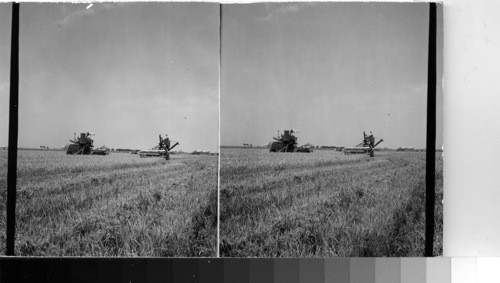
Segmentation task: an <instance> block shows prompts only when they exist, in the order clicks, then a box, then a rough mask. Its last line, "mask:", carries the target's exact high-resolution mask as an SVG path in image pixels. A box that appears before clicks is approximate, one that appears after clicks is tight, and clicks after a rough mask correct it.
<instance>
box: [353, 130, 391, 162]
mask: <svg viewBox="0 0 500 283" xmlns="http://www.w3.org/2000/svg"><path fill="white" fill-rule="evenodd" d="M383 141H384V140H383V139H380V140H379V141H378V142H377V143H375V137H374V136H373V134H372V133H371V132H370V135H366V133H365V132H363V142H361V143H359V144H358V145H356V146H353V147H345V148H344V154H354V153H368V154H369V155H370V157H374V156H375V147H376V146H377V145H379V144H380V143H381V142H383Z"/></svg>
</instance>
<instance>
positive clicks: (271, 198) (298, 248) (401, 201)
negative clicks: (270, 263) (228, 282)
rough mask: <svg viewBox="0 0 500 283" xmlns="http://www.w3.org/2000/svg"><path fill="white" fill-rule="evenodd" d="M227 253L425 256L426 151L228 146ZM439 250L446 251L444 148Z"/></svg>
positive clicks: (223, 177) (439, 173)
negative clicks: (367, 152) (302, 150)
mask: <svg viewBox="0 0 500 283" xmlns="http://www.w3.org/2000/svg"><path fill="white" fill-rule="evenodd" d="M220 154H221V155H220V158H221V161H220V163H221V165H220V166H221V169H220V250H219V251H220V255H221V256H222V257H336V256H340V257H359V256H370V257H407V256H414V257H415V256H423V254H424V241H425V156H426V154H425V153H424V152H398V151H381V152H377V153H376V155H375V157H374V158H370V157H368V156H367V155H359V154H358V155H344V154H343V153H342V152H337V151H333V150H317V151H316V150H315V151H314V152H313V153H270V152H268V150H266V149H252V148H247V149H241V148H221V151H220ZM435 180H436V203H435V204H436V208H435V226H436V228H435V241H434V254H435V255H442V237H443V206H442V199H443V159H442V153H440V152H437V153H436V174H435Z"/></svg>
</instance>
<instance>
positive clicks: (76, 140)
mask: <svg viewBox="0 0 500 283" xmlns="http://www.w3.org/2000/svg"><path fill="white" fill-rule="evenodd" d="M92 135H94V134H92V133H89V132H87V133H80V136H79V137H77V136H76V133H75V134H74V137H73V140H69V141H70V142H71V143H69V144H67V145H66V146H65V148H64V149H65V151H66V154H78V155H82V154H83V155H90V154H98V155H103V153H102V152H101V151H100V150H98V151H94V150H93V149H92V148H93V147H94V140H92V138H91V136H92Z"/></svg>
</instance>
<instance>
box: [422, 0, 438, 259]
mask: <svg viewBox="0 0 500 283" xmlns="http://www.w3.org/2000/svg"><path fill="white" fill-rule="evenodd" d="M429 4H430V6H429V7H430V12H429V55H428V56H429V57H428V60H429V65H428V71H427V150H426V167H427V168H426V175H425V255H424V256H426V257H430V256H433V249H434V205H435V203H434V202H435V198H436V197H435V194H436V191H435V180H434V178H435V171H436V3H429Z"/></svg>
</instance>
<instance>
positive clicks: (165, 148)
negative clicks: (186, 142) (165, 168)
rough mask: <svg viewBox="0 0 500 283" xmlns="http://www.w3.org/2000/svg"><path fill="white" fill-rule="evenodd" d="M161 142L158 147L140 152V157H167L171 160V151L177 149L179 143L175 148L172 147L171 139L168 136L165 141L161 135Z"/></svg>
mask: <svg viewBox="0 0 500 283" xmlns="http://www.w3.org/2000/svg"><path fill="white" fill-rule="evenodd" d="M159 138H160V142H159V144H158V145H157V146H155V147H154V148H152V149H150V150H141V151H139V156H140V157H141V158H143V157H165V159H166V160H170V151H171V150H172V149H173V148H174V147H176V146H177V145H178V144H179V143H178V142H176V143H175V144H174V145H173V146H170V139H169V138H168V136H167V135H165V138H164V139H163V138H162V137H161V135H159Z"/></svg>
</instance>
